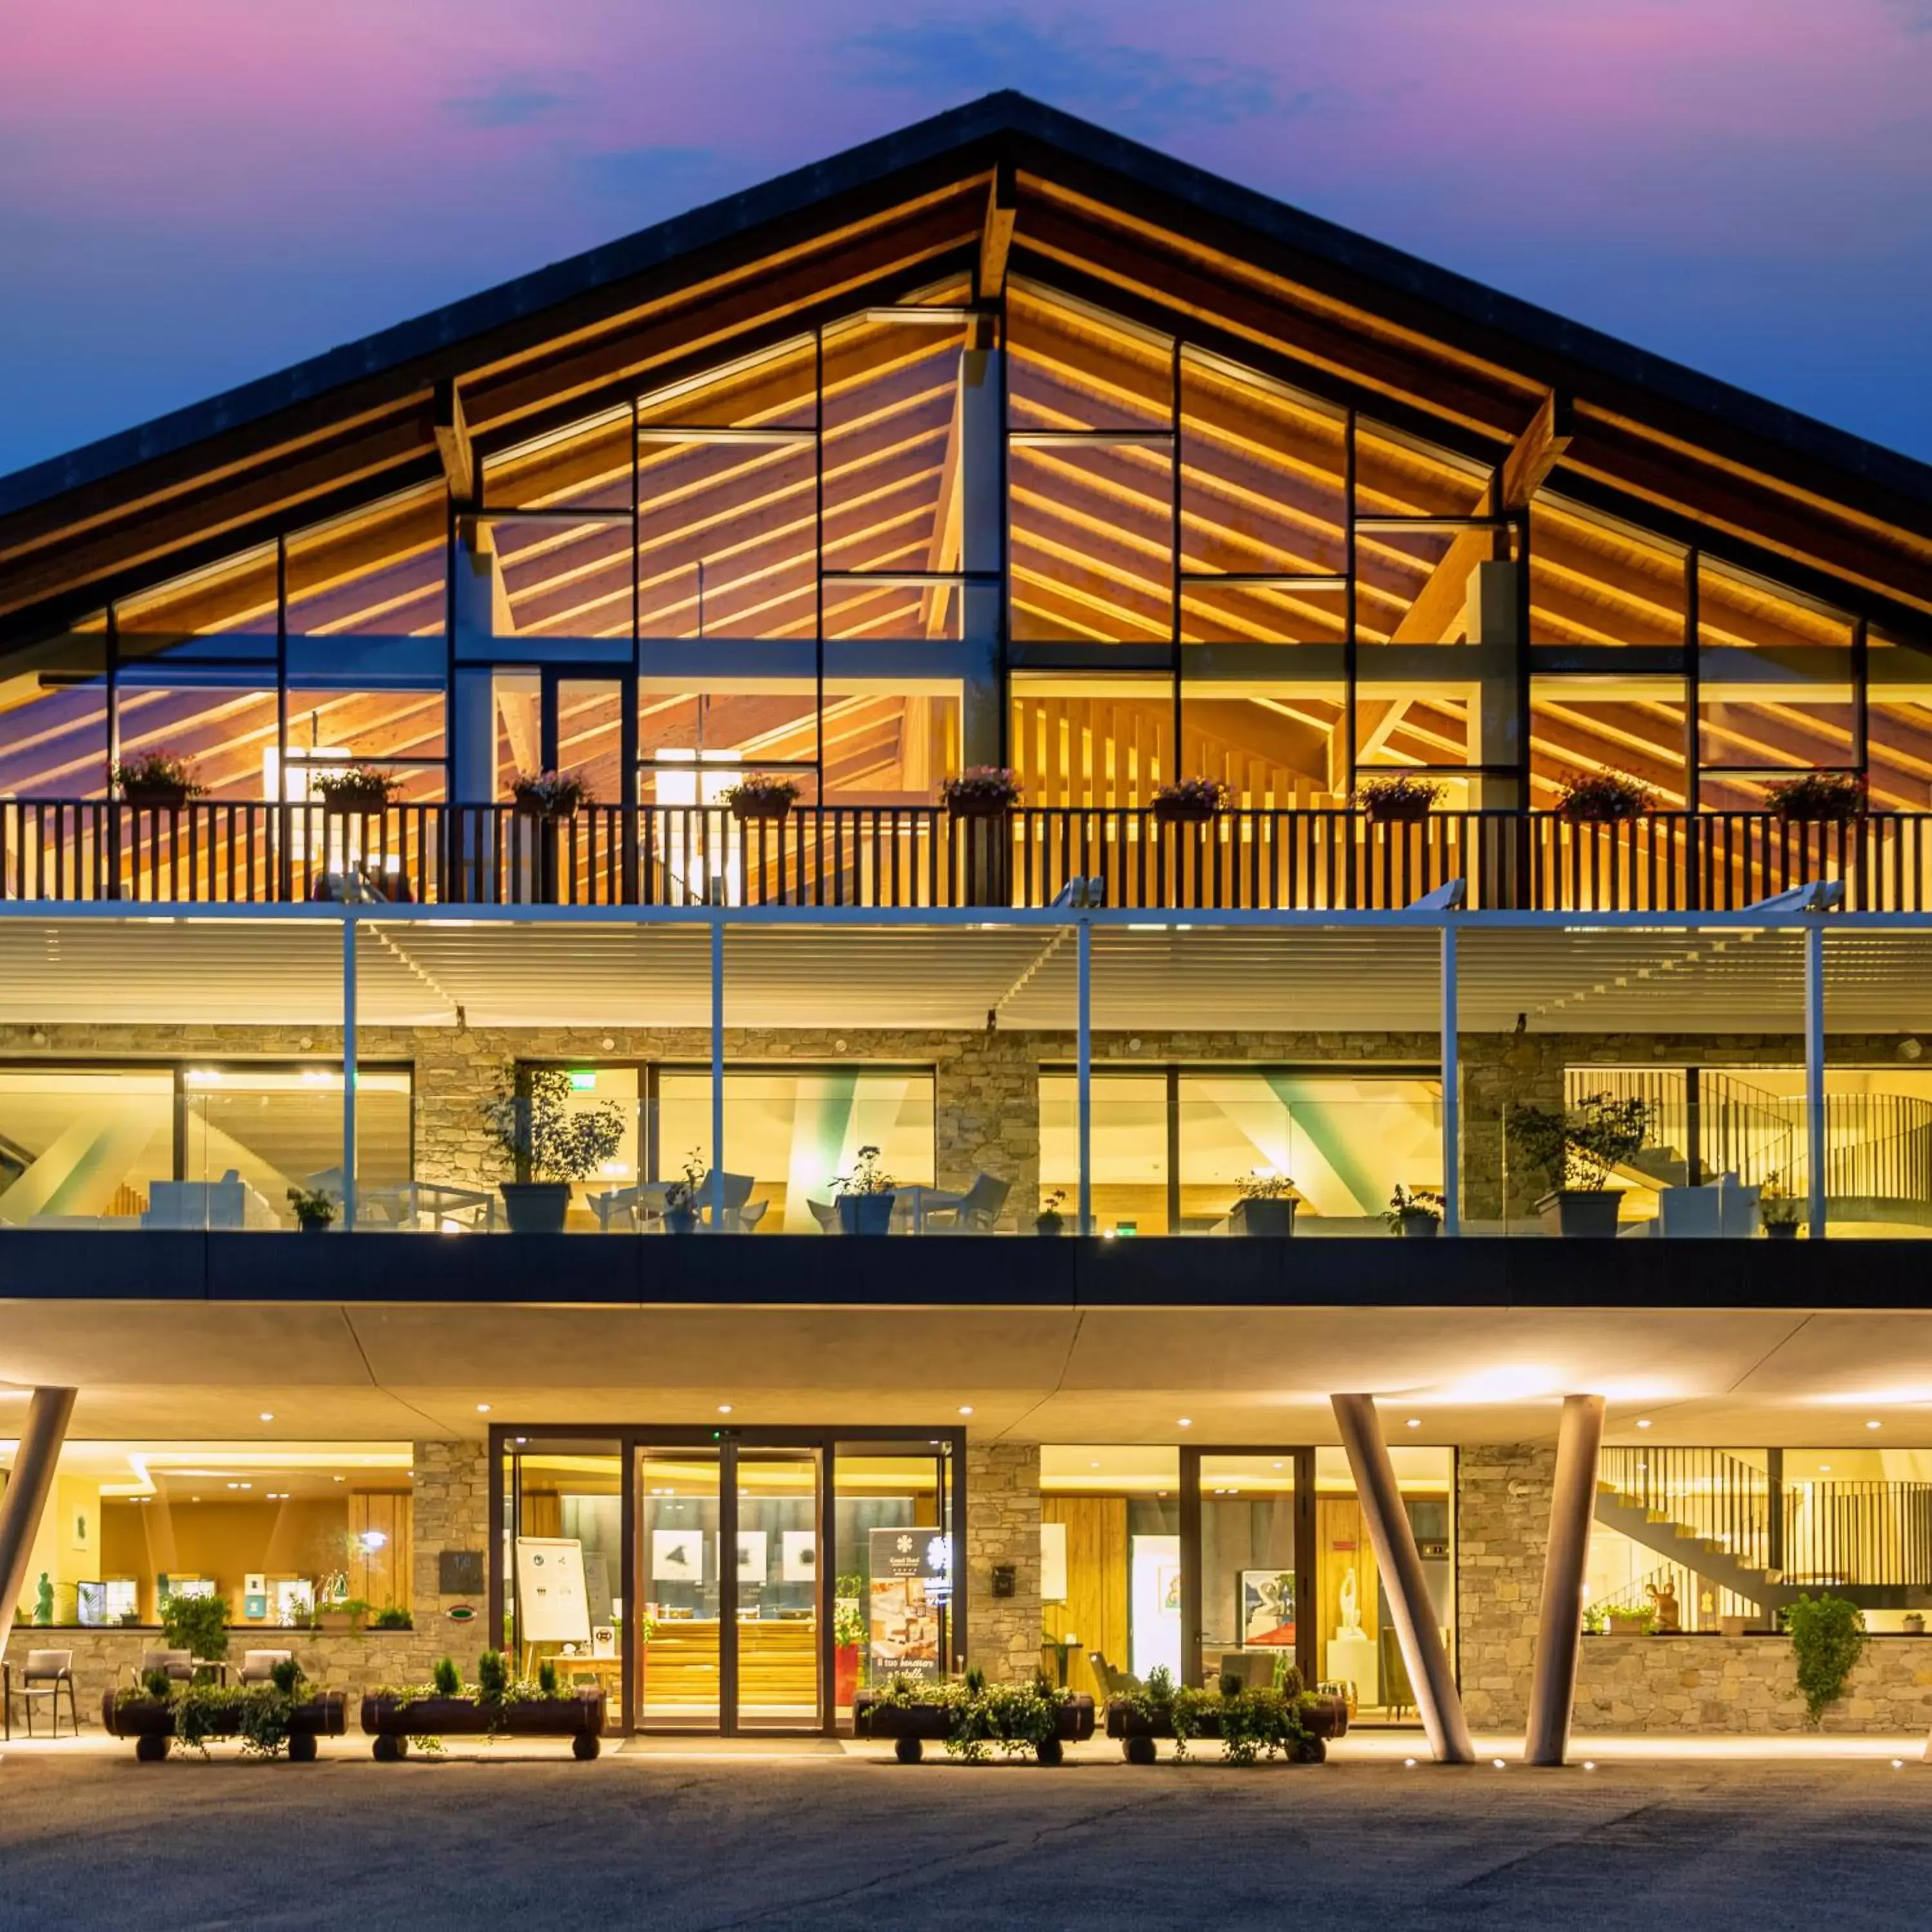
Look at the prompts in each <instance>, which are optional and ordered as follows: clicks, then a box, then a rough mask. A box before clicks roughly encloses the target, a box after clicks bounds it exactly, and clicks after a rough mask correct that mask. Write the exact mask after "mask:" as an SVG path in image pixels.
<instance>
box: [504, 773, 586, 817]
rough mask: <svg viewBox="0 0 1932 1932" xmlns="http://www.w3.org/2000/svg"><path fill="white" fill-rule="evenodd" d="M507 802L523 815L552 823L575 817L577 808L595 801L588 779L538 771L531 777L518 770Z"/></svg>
mask: <svg viewBox="0 0 1932 1932" xmlns="http://www.w3.org/2000/svg"><path fill="white" fill-rule="evenodd" d="M510 802H511V804H512V805H514V807H515V808H516V809H517V811H519V812H520V813H521V814H523V817H526V818H537V819H541V820H542V821H543V822H544V823H545V824H546V825H555V824H558V823H561V822H562V820H565V819H570V818H574V817H576V816H577V812H578V811H579V809H580V808H581V807H583V806H584V805H590V804H593V803H595V796H594V794H593V793H592V791H591V789H590V786H589V782H588V781H586V780H585V779H583V778H578V777H576V776H575V775H565V774H564V773H562V772H538V773H537V775H535V777H534V778H532V777H531V776H530V775H529V773H527V772H518V773H517V775H516V778H514V781H512V782H511V786H510Z"/></svg>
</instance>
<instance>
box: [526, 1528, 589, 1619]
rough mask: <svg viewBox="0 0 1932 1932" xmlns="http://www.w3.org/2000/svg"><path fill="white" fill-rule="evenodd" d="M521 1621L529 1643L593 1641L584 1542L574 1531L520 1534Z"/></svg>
mask: <svg viewBox="0 0 1932 1932" xmlns="http://www.w3.org/2000/svg"><path fill="white" fill-rule="evenodd" d="M517 1631H518V1634H520V1636H521V1637H522V1638H523V1641H524V1643H589V1641H590V1601H589V1596H588V1595H587V1594H586V1592H585V1589H584V1586H583V1544H581V1543H580V1542H579V1541H577V1538H575V1537H574V1536H520V1537H518V1538H517Z"/></svg>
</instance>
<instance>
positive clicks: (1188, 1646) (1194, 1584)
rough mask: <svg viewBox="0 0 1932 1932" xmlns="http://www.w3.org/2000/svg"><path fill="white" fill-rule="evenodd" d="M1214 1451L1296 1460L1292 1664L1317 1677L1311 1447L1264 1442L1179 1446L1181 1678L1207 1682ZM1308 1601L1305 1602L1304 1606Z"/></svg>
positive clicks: (1309, 1678)
mask: <svg viewBox="0 0 1932 1932" xmlns="http://www.w3.org/2000/svg"><path fill="white" fill-rule="evenodd" d="M1217 1456H1241V1457H1253V1458H1255V1459H1256V1460H1259V1459H1260V1458H1261V1457H1268V1458H1269V1459H1270V1460H1280V1461H1282V1462H1286V1461H1288V1460H1289V1459H1290V1458H1291V1457H1292V1459H1293V1460H1294V1468H1295V1668H1296V1669H1297V1670H1299V1671H1300V1672H1301V1681H1302V1682H1304V1684H1307V1685H1310V1686H1311V1687H1312V1686H1313V1685H1315V1684H1316V1683H1317V1682H1319V1681H1320V1677H1319V1671H1318V1670H1317V1668H1316V1665H1317V1649H1318V1639H1319V1635H1320V1633H1319V1631H1318V1630H1317V1629H1316V1620H1315V1618H1314V1616H1313V1614H1312V1612H1313V1607H1314V1604H1315V1559H1316V1524H1315V1449H1314V1446H1313V1445H1312V1444H1309V1445H1303V1446H1301V1447H1292V1446H1284V1445H1279V1444H1277V1445H1270V1444H1268V1443H1254V1442H1236V1443H1228V1444H1217V1443H1193V1442H1185V1443H1183V1444H1182V1445H1181V1672H1182V1676H1183V1679H1184V1681H1185V1682H1187V1683H1188V1684H1190V1685H1195V1686H1196V1687H1199V1686H1202V1685H1205V1683H1206V1681H1207V1668H1206V1665H1207V1660H1206V1659H1205V1658H1203V1657H1202V1654H1201V1603H1202V1582H1203V1578H1202V1567H1203V1566H1202V1547H1201V1465H1202V1461H1203V1460H1205V1459H1207V1458H1210V1457H1217Z"/></svg>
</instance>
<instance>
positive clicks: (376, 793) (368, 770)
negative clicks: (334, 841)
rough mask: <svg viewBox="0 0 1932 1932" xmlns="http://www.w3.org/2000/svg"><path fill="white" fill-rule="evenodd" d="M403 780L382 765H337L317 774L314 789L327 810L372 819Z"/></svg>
mask: <svg viewBox="0 0 1932 1932" xmlns="http://www.w3.org/2000/svg"><path fill="white" fill-rule="evenodd" d="M402 782H403V781H402V780H401V778H399V777H398V776H397V775H396V774H395V772H386V771H384V770H383V768H382V767H381V766H380V765H334V766H326V767H324V768H323V769H321V770H319V771H317V772H316V775H315V788H316V790H317V792H318V793H320V795H321V798H322V808H323V811H326V812H337V813H341V814H347V815H351V816H356V817H365V818H366V817H372V816H374V814H376V813H377V812H379V811H383V809H384V808H386V806H387V805H389V802H390V801H391V800H392V799H393V798H394V797H395V795H396V793H397V791H398V789H400V787H401V784H402Z"/></svg>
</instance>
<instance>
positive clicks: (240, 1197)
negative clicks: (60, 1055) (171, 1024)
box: [0, 1063, 413, 1228]
mask: <svg viewBox="0 0 1932 1932" xmlns="http://www.w3.org/2000/svg"><path fill="white" fill-rule="evenodd" d="M410 1087H411V1082H410V1073H409V1070H407V1069H406V1068H401V1067H369V1066H365V1067H362V1068H360V1069H359V1076H358V1093H357V1127H358V1133H357V1139H356V1163H357V1178H358V1190H359V1207H360V1208H362V1211H363V1212H364V1214H365V1216H366V1217H369V1218H371V1219H374V1220H376V1221H377V1222H380V1221H382V1220H386V1219H388V1220H395V1221H398V1222H402V1221H405V1220H407V1219H408V1218H409V1212H408V1208H407V1196H408V1194H409V1190H410V1179H411V1175H412V1171H413V1169H412V1152H411V1111H412V1110H411V1100H410ZM291 1187H299V1188H304V1189H308V1190H321V1191H323V1192H325V1193H332V1194H334V1195H335V1196H338V1198H339V1197H340V1196H341V1193H342V1070H341V1067H340V1066H339V1065H338V1066H336V1067H328V1066H326V1065H325V1066H309V1067H300V1066H283V1067H270V1066H251V1065H248V1064H239V1063H221V1064H214V1063H199V1064H191V1065H188V1066H184V1067H179V1068H177V1067H172V1066H145V1067H134V1066H129V1067H98V1066H76V1067H55V1066H42V1065H33V1066H28V1065H22V1064H15V1065H13V1066H12V1067H5V1068H0V1223H5V1224H6V1225H7V1226H14V1227H26V1226H64V1225H65V1226H102V1227H122V1228H178V1227H196V1228H202V1227H218V1228H274V1227H292V1226H293V1225H294V1220H293V1211H292V1210H291V1209H290V1205H289V1202H288V1192H289V1190H290V1188H291ZM392 1208H393V1213H392V1212H391V1211H390V1210H391V1209H392Z"/></svg>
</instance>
